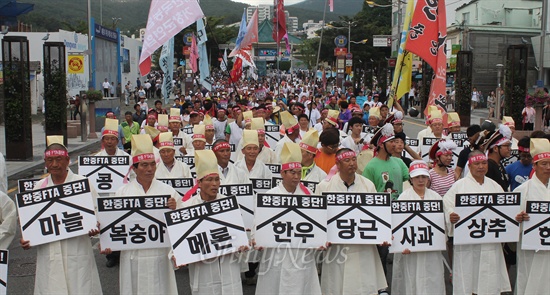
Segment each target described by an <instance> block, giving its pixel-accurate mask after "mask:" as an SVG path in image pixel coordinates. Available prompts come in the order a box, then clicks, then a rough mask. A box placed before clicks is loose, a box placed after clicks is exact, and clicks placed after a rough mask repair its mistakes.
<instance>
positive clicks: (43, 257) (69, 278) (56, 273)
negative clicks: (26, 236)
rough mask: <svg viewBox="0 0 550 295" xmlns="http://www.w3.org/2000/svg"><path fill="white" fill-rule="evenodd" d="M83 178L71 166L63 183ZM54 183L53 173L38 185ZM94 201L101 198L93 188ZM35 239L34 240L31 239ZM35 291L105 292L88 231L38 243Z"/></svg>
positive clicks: (47, 292)
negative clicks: (80, 234)
mask: <svg viewBox="0 0 550 295" xmlns="http://www.w3.org/2000/svg"><path fill="white" fill-rule="evenodd" d="M80 179H84V177H83V176H80V175H77V174H74V173H73V172H71V170H69V172H68V174H67V178H66V179H65V181H64V183H67V182H71V181H77V180H80ZM50 186H54V183H53V181H52V178H51V176H48V177H46V178H44V179H42V180H40V181H39V182H38V183H37V184H36V186H35V187H34V188H35V189H39V188H46V187H50ZM92 196H93V198H94V204H95V203H96V199H97V198H98V195H97V192H96V191H95V190H94V189H92ZM31 243H32V241H31ZM34 248H36V275H35V278H34V294H45V295H46V294H102V293H103V291H102V290H101V283H100V281H99V273H98V272H97V265H96V263H95V257H94V252H93V250H92V242H91V240H90V238H89V237H88V235H82V236H78V237H74V238H70V239H66V240H61V241H56V242H51V243H48V244H43V245H38V246H35V247H34Z"/></svg>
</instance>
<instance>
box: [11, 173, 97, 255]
mask: <svg viewBox="0 0 550 295" xmlns="http://www.w3.org/2000/svg"><path fill="white" fill-rule="evenodd" d="M16 200H17V209H18V211H19V221H20V223H21V232H22V233H23V238H24V239H25V240H28V241H30V243H31V246H36V245H41V244H46V243H50V242H53V241H59V240H64V239H68V238H72V237H77V236H81V235H85V234H88V232H89V231H90V230H91V229H94V228H96V226H97V225H96V224H97V220H96V217H95V212H94V200H93V197H92V193H91V188H90V184H89V182H88V179H82V180H77V181H73V182H68V183H64V184H60V185H55V186H50V187H46V188H41V189H36V190H33V191H30V192H25V193H20V194H17V195H16Z"/></svg>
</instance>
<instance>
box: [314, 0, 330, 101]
mask: <svg viewBox="0 0 550 295" xmlns="http://www.w3.org/2000/svg"><path fill="white" fill-rule="evenodd" d="M328 1H329V0H325V8H324V11H323V26H322V27H321V37H320V38H319V49H317V62H316V63H315V79H317V70H319V57H320V56H321V42H323V32H324V31H325V17H326V15H327V6H328ZM325 91H326V89H325Z"/></svg>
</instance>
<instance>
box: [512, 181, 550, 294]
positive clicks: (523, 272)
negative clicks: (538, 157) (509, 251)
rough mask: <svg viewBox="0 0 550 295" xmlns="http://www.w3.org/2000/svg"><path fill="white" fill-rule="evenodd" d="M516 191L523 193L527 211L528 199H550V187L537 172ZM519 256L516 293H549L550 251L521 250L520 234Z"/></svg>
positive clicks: (523, 204) (523, 206)
mask: <svg viewBox="0 0 550 295" xmlns="http://www.w3.org/2000/svg"><path fill="white" fill-rule="evenodd" d="M514 192H519V193H521V210H522V211H525V208H526V204H527V201H546V202H548V201H550V188H549V187H548V186H546V185H544V184H543V183H542V182H541V181H540V180H539V179H538V177H537V175H536V173H535V175H533V177H532V178H531V179H529V180H528V181H526V182H525V183H523V184H522V185H520V186H518V187H517V188H516V189H515V190H514ZM518 213H519V212H518ZM521 232H523V225H522V226H521V231H520V233H521ZM517 257H518V263H517V273H518V275H517V280H516V294H518V295H529V294H547V293H548V292H549V290H550V277H549V273H550V251H534V250H521V234H520V241H519V243H518V247H517Z"/></svg>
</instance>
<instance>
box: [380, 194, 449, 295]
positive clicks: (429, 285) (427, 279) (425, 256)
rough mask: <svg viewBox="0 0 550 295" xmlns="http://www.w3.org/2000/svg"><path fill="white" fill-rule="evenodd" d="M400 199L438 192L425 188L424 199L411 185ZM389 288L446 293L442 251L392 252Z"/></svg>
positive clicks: (396, 291) (437, 197)
mask: <svg viewBox="0 0 550 295" xmlns="http://www.w3.org/2000/svg"><path fill="white" fill-rule="evenodd" d="M398 200H399V201H422V200H439V201H441V196H440V195H439V194H438V193H436V192H434V191H433V190H431V189H428V188H427V189H426V192H425V193H424V199H422V198H420V196H419V195H418V194H417V193H416V192H415V191H414V189H413V188H412V187H411V188H409V189H407V190H405V191H404V192H403V193H401V195H400V196H399V198H398ZM392 269H393V273H392V283H391V291H392V293H393V294H434V295H435V294H445V277H444V276H445V269H444V265H443V255H442V253H441V251H430V252H411V253H410V254H407V255H403V254H401V253H395V254H394V256H393V268H392Z"/></svg>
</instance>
